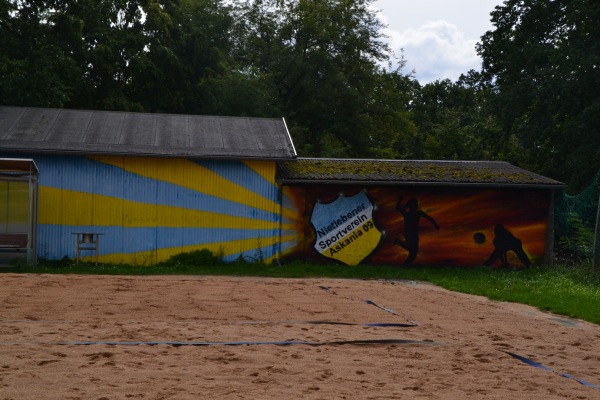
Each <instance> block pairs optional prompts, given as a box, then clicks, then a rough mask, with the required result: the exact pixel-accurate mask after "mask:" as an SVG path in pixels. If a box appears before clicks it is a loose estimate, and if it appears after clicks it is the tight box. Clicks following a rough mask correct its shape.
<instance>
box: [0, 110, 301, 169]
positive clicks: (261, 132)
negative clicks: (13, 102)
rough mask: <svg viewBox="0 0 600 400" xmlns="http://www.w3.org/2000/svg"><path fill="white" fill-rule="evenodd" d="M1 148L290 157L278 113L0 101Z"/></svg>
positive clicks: (291, 152)
mask: <svg viewBox="0 0 600 400" xmlns="http://www.w3.org/2000/svg"><path fill="white" fill-rule="evenodd" d="M0 149H1V150H2V151H4V152H6V151H10V152H19V153H23V152H27V153H40V152H43V153H61V154H112V155H117V154H127V155H145V156H161V157H191V158H212V157H226V158H260V159H289V158H294V157H296V151H295V149H294V145H293V143H292V140H291V137H290V134H289V132H288V130H287V127H286V125H285V121H284V120H283V118H281V119H274V118H273V119H271V118H239V117H214V116H199V115H177V114H142V113H131V112H115V111H86V110H66V109H48V108H23V107H0Z"/></svg>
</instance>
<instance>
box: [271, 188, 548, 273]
mask: <svg viewBox="0 0 600 400" xmlns="http://www.w3.org/2000/svg"><path fill="white" fill-rule="evenodd" d="M361 190H364V191H365V192H366V193H367V196H368V197H369V198H370V200H371V201H372V202H373V203H374V205H375V211H374V213H373V216H374V218H373V219H374V222H375V224H376V225H377V227H378V228H379V230H380V231H382V232H383V235H382V238H381V241H380V243H379V246H378V247H377V248H376V249H375V250H374V251H373V252H372V253H371V254H370V255H368V256H367V257H366V258H365V259H364V260H363V261H362V263H367V264H403V263H404V262H405V261H406V259H407V256H408V252H407V251H406V250H405V249H404V248H403V247H401V246H398V245H394V242H395V241H396V239H400V240H402V239H403V237H404V218H403V216H402V214H401V213H400V212H399V211H397V209H396V204H397V202H398V199H399V198H400V197H402V199H403V202H404V203H406V202H407V201H408V200H409V199H416V200H417V202H418V205H419V209H420V210H421V211H423V212H425V213H426V214H427V215H429V216H430V217H431V218H433V219H434V220H435V222H437V224H438V225H439V227H440V229H435V227H434V225H433V224H432V223H431V222H430V221H428V220H427V219H425V218H421V219H420V223H419V250H418V254H417V257H416V259H415V261H414V263H413V264H417V265H418V264H421V265H463V266H475V265H483V264H484V263H485V262H486V260H487V259H488V258H489V257H490V255H491V254H492V252H493V251H494V245H493V239H494V226H495V225H496V224H502V225H504V227H505V228H506V229H507V230H508V231H510V232H511V233H512V234H513V235H514V236H515V237H517V238H518V239H520V240H521V242H522V245H523V249H524V251H525V253H526V254H527V256H528V257H529V259H530V260H531V261H532V262H533V263H534V264H536V263H541V262H542V260H543V257H544V252H545V243H546V231H547V228H548V215H549V206H550V199H551V193H550V192H549V191H544V190H534V189H532V190H522V189H519V190H514V189H511V190H508V189H501V190H497V189H489V190H482V189H468V188H419V187H405V188H403V187H348V186H325V185H323V186H284V188H283V201H282V206H283V213H282V214H283V217H284V219H283V224H282V226H284V228H283V229H282V256H283V257H282V258H283V260H284V261H285V260H291V259H297V258H301V259H305V260H314V261H323V262H326V261H331V260H328V259H325V258H324V257H322V256H321V255H320V254H318V253H317V252H316V251H314V249H313V248H312V246H313V244H314V241H315V232H314V228H313V227H312V225H311V223H310V217H311V213H312V210H313V208H314V205H315V202H316V201H320V202H322V203H329V202H331V201H334V200H335V199H336V198H337V197H338V196H339V195H340V194H343V195H345V196H351V195H353V194H356V193H357V192H358V191H361ZM476 233H477V234H478V235H479V238H480V239H481V237H482V236H481V234H483V235H484V236H485V240H484V241H481V240H478V241H476V240H474V235H475V234H476ZM508 262H509V264H510V266H514V267H518V266H522V263H521V262H520V261H519V260H518V259H517V257H516V256H515V255H514V254H513V253H512V252H509V253H508ZM496 265H500V263H499V262H498V261H496V262H495V263H494V266H496Z"/></svg>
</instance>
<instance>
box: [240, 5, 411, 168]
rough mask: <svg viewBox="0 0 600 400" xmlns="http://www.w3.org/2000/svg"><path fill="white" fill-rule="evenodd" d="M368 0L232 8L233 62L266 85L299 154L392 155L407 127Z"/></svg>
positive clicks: (378, 25) (393, 73)
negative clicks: (234, 16) (235, 27)
mask: <svg viewBox="0 0 600 400" xmlns="http://www.w3.org/2000/svg"><path fill="white" fill-rule="evenodd" d="M371 2H372V1H371V0H322V1H312V0H291V1H285V2H284V1H280V0H254V1H243V2H239V3H238V5H237V12H238V17H237V20H238V23H239V25H238V31H237V32H238V33H237V35H236V37H239V42H238V46H237V52H236V56H237V60H238V62H239V64H240V65H241V66H242V69H243V70H248V71H254V72H256V73H257V74H259V75H260V76H262V77H264V78H266V79H267V80H269V81H270V82H271V85H270V87H271V89H272V90H273V92H272V93H271V96H272V98H273V99H274V102H275V104H277V105H276V108H277V109H279V110H281V111H282V113H283V115H284V116H285V117H286V118H287V120H288V122H289V125H290V130H291V132H292V134H293V135H294V140H295V141H296V143H297V146H298V148H299V149H300V152H301V153H303V154H304V155H314V156H393V155H394V152H393V151H392V150H391V149H392V144H393V143H394V141H395V140H396V139H397V138H398V135H399V130H400V127H403V126H407V125H409V123H408V121H407V119H408V117H407V115H406V111H405V109H403V106H404V105H403V104H402V102H403V99H402V94H401V93H399V92H398V91H397V89H398V84H399V82H400V81H402V79H403V77H402V75H401V74H400V73H399V72H398V71H387V70H385V69H384V68H383V67H382V64H385V63H386V62H388V61H389V60H390V56H389V52H388V48H387V46H386V45H385V44H384V43H383V42H382V41H381V33H380V32H381V27H382V26H381V23H380V22H379V20H378V19H377V18H376V15H375V13H374V11H372V10H371V8H370V7H369V6H370V3H371Z"/></svg>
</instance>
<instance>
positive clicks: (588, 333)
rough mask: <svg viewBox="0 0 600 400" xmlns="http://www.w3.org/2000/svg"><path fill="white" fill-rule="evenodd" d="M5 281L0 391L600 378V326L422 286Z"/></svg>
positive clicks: (548, 394) (437, 387)
mask: <svg viewBox="0 0 600 400" xmlns="http://www.w3.org/2000/svg"><path fill="white" fill-rule="evenodd" d="M0 281H1V285H0V302H1V307H0V399H201V398H207V399H209V398H210V399H212V398H226V399H238V398H245V399H298V398H300V399H400V398H402V399H413V398H414V399H465V398H472V399H512V400H514V399H565V398H566V399H600V389H598V388H595V387H589V386H585V385H582V384H580V383H579V382H578V381H577V380H575V379H569V378H567V377H564V376H562V375H561V374H570V375H572V376H573V377H575V378H577V379H580V380H583V381H585V382H588V383H591V384H594V385H600V326H598V325H594V324H590V323H586V322H583V321H579V320H572V319H566V318H561V317H558V316H555V315H551V314H546V313H542V312H540V311H537V310H536V309H534V308H531V307H528V306H523V305H518V304H511V303H500V302H493V301H489V300H487V299H485V298H482V297H477V296H469V295H464V294H459V293H453V292H449V291H447V290H444V289H441V288H438V287H436V286H433V285H430V284H426V283H419V282H391V281H358V280H330V279H266V278H235V277H203V276H202V277H196V276H193V277H190V276H178V277H116V276H78V275H63V276H54V275H25V274H23V275H21V274H1V275H0ZM365 300H370V301H371V302H374V303H375V304H376V305H379V306H380V307H381V308H379V307H377V306H376V305H373V304H369V303H367V302H365ZM384 308H385V309H384ZM386 309H387V310H386ZM390 311H393V312H395V313H396V314H393V313H392V312H390ZM410 321H414V322H416V323H417V324H418V325H417V326H412V327H405V326H397V325H403V324H406V325H410ZM317 322H319V323H317ZM369 323H378V324H382V323H389V324H392V326H369V325H367V324H369ZM151 342H153V344H151ZM167 342H169V343H167ZM240 343H245V344H240ZM282 343H291V344H286V345H284V344H282ZM507 351H508V352H513V353H516V354H519V355H521V356H524V357H527V358H530V359H532V360H534V361H536V362H538V363H539V364H542V365H544V366H546V367H548V368H550V369H552V371H554V372H552V371H546V370H543V369H539V368H535V367H532V366H530V365H528V364H525V363H523V362H521V361H519V360H518V359H515V358H513V357H511V356H510V355H508V354H507V353H506V352H507Z"/></svg>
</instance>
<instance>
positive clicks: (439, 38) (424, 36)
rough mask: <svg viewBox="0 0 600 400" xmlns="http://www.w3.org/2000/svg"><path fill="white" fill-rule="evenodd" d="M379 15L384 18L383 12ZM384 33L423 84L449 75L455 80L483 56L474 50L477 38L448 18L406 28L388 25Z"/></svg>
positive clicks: (477, 66) (478, 62)
mask: <svg viewBox="0 0 600 400" xmlns="http://www.w3.org/2000/svg"><path fill="white" fill-rule="evenodd" d="M380 18H381V19H382V20H383V21H385V18H384V17H383V16H381V15H380ZM384 33H385V35H386V36H388V37H389V38H388V42H389V45H390V47H391V49H392V50H393V51H394V52H395V53H396V54H397V55H400V54H403V55H404V59H405V61H406V66H405V67H404V69H405V71H407V72H408V71H412V70H414V71H415V77H416V78H417V80H418V81H419V82H421V83H422V84H425V83H428V82H431V81H434V80H437V79H446V78H448V79H451V80H453V81H454V80H456V79H458V77H459V76H460V74H462V73H466V72H468V71H469V70H470V69H475V70H479V69H480V66H481V60H480V58H479V56H478V55H477V53H476V51H475V44H476V43H477V40H473V39H467V38H466V37H465V35H464V34H463V33H462V32H461V31H460V30H459V29H458V28H457V27H456V25H453V24H451V23H449V22H447V21H443V20H438V21H430V22H426V23H424V24H423V25H422V26H421V27H419V28H409V29H406V30H404V31H403V32H398V31H394V30H391V29H389V28H388V29H385V30H384ZM402 50H403V52H401V51H402Z"/></svg>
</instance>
